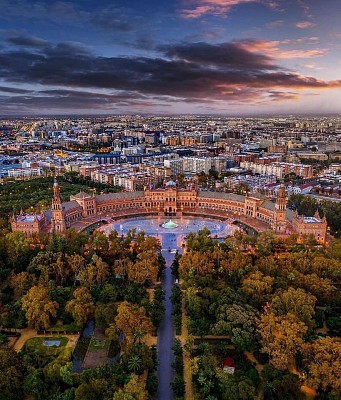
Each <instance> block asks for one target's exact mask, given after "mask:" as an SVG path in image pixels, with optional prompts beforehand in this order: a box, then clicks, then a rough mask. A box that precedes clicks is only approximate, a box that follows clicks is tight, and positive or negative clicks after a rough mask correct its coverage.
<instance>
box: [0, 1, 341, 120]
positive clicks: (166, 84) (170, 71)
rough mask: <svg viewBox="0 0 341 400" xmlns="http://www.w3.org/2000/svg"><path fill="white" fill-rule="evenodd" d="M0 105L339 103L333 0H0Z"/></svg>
mask: <svg viewBox="0 0 341 400" xmlns="http://www.w3.org/2000/svg"><path fill="white" fill-rule="evenodd" d="M0 6H1V7H0V115H3V116H4V115H43V114H51V115H53V114H120V113H139V114H161V115H164V114H224V115H228V116H229V115H231V116H234V115H265V114H269V115H271V114H274V115H279V114H286V113H294V114H323V113H325V114H329V113H339V112H340V111H341V23H340V18H341V1H340V0H175V1H171V0H143V1H142V0H129V1H128V0H111V1H109V0H96V1H93V0H78V1H51V0H40V1H35V0H31V1H29V0H0Z"/></svg>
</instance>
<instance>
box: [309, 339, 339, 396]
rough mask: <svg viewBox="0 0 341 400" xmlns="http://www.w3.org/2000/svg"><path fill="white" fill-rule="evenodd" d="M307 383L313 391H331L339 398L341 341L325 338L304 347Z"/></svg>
mask: <svg viewBox="0 0 341 400" xmlns="http://www.w3.org/2000/svg"><path fill="white" fill-rule="evenodd" d="M304 365H305V367H306V369H307V372H308V383H309V384H310V385H312V386H313V387H314V388H315V389H317V390H318V389H322V390H323V391H327V390H333V391H335V392H336V393H338V394H339V396H341V339H340V338H331V337H325V338H320V339H317V340H315V341H314V342H312V343H309V344H307V345H306V346H305V349H304Z"/></svg>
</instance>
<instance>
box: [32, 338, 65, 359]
mask: <svg viewBox="0 0 341 400" xmlns="http://www.w3.org/2000/svg"><path fill="white" fill-rule="evenodd" d="M45 340H58V341H60V345H59V346H58V347H56V346H45V345H44V344H43V343H44V341H45ZM68 341H69V339H68V338H66V337H64V336H44V337H42V336H39V337H34V338H31V339H28V340H27V342H26V343H25V348H26V349H27V350H33V349H34V350H39V351H41V352H44V353H46V354H47V355H55V356H57V355H58V354H59V353H61V350H63V349H64V348H65V346H66V344H67V342H68Z"/></svg>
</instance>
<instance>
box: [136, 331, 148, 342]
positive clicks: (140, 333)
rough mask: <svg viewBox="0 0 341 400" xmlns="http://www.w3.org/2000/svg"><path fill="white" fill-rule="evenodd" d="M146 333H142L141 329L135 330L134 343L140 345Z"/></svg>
mask: <svg viewBox="0 0 341 400" xmlns="http://www.w3.org/2000/svg"><path fill="white" fill-rule="evenodd" d="M145 335H146V332H144V331H142V330H141V329H137V330H136V332H135V333H134V342H135V343H136V342H137V343H138V344H140V343H141V340H142V339H143V338H144V337H145Z"/></svg>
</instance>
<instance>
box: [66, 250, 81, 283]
mask: <svg viewBox="0 0 341 400" xmlns="http://www.w3.org/2000/svg"><path fill="white" fill-rule="evenodd" d="M66 262H67V264H68V267H69V269H70V270H71V271H72V274H73V281H74V283H75V282H76V279H77V277H78V274H79V272H80V271H81V270H82V269H83V268H84V267H85V259H84V257H83V256H81V255H79V254H73V255H67V256H66Z"/></svg>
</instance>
